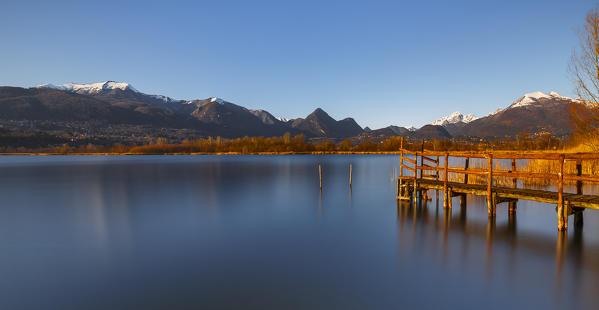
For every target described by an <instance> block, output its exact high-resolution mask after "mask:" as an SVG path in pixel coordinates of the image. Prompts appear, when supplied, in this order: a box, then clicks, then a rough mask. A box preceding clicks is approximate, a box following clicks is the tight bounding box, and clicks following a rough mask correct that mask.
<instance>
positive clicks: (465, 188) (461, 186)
mask: <svg viewBox="0 0 599 310" xmlns="http://www.w3.org/2000/svg"><path fill="white" fill-rule="evenodd" d="M450 158H451V159H452V161H463V163H464V165H463V167H451V166H450V165H449V162H450ZM473 158H474V159H479V160H483V161H485V162H486V167H484V168H480V167H479V168H471V167H470V159H473ZM535 159H542V160H552V161H557V163H558V165H557V166H558V167H559V171H558V172H556V173H533V172H525V171H517V170H516V160H535ZM400 160H401V163H400V170H399V176H398V177H397V199H401V200H413V201H414V202H415V203H416V201H417V199H418V198H417V197H418V194H420V195H419V197H420V198H422V199H428V197H427V194H426V192H427V191H428V190H441V191H443V193H444V195H443V206H444V207H445V208H451V207H452V203H451V198H453V197H455V196H460V197H461V199H465V196H466V195H467V194H470V195H479V196H484V197H486V198H487V209H488V214H489V217H490V218H494V217H495V214H496V208H497V204H500V203H503V202H508V203H509V212H510V213H511V212H516V203H517V201H518V200H519V199H523V200H531V201H538V202H544V203H550V204H555V205H557V208H556V211H557V218H558V229H559V230H566V229H567V227H568V216H569V215H571V214H574V215H575V222H580V223H582V211H584V210H585V209H598V210H599V196H597V195H585V194H583V193H582V182H597V183H599V176H594V175H582V165H583V163H584V162H585V161H587V162H588V161H589V160H599V154H597V153H535V152H529V153H527V152H485V153H476V152H435V151H425V150H424V148H423V147H422V148H421V150H420V152H414V151H409V150H406V149H403V148H402V149H401V150H400ZM497 161H503V162H504V163H505V162H509V161H511V169H509V170H506V169H499V168H494V167H493V164H494V163H497ZM566 161H575V162H576V171H577V173H576V174H565V173H564V163H565V162H566ZM460 166H461V165H460ZM404 170H405V171H406V172H408V173H407V174H406V175H404ZM450 174H454V175H460V174H461V175H463V176H464V177H463V178H462V179H463V181H461V180H460V182H457V181H456V180H450V179H449V175H450ZM469 175H477V176H482V178H484V179H485V184H475V183H474V182H472V180H469V178H468V176H469ZM480 178H481V177H479V180H480ZM498 178H504V179H506V178H507V179H512V182H511V184H509V185H507V186H506V185H505V184H503V185H502V186H500V185H498V184H497V179H498ZM519 178H520V179H522V178H529V179H534V178H539V179H547V180H555V181H556V183H557V189H556V190H539V189H528V188H518V186H517V185H518V181H517V180H518V179H519ZM494 180H495V181H494ZM566 180H573V181H576V193H575V194H574V193H565V192H564V181H566ZM469 181H470V182H469ZM479 183H480V182H479Z"/></svg>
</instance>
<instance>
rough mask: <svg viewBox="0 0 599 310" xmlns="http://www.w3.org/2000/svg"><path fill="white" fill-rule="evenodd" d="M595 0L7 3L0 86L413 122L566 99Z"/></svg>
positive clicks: (0, 25)
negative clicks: (544, 96)
mask: <svg viewBox="0 0 599 310" xmlns="http://www.w3.org/2000/svg"><path fill="white" fill-rule="evenodd" d="M595 3H596V2H595V1H590V0H567V1H566V0H560V1H553V0H543V1H525V0H521V1H505V0H503V1H482V0H478V1H416V0H414V1H399V0H395V1H372V0H371V1H350V0H343V1H325V0H319V1H312V0H302V1H297V0H295V1H261V0H253V1H227V0H218V1H216V0H215V1H189V2H179V1H140V2H127V1H116V2H111V1H76V2H75V1H74V2H63V1H39V2H34V1H26V0H20V1H5V2H3V3H2V6H1V9H0V38H1V40H0V42H1V43H0V85H11V86H21V87H31V86H34V85H37V84H42V83H54V84H61V83H67V82H81V83H84V82H97V81H104V80H115V81H122V82H129V83H131V84H132V85H133V86H134V87H135V88H137V89H138V90H140V91H143V92H146V93H151V94H162V95H167V96H170V97H173V98H177V99H196V98H207V97H213V96H215V97H221V98H223V99H226V100H228V101H231V102H234V103H236V104H239V105H242V106H245V107H247V108H252V109H265V110H267V111H270V112H271V113H273V114H274V115H275V116H284V117H288V118H295V117H305V116H306V115H307V114H309V113H310V112H312V111H313V110H314V109H315V108H317V107H321V108H323V109H324V110H325V111H327V112H329V114H331V116H333V117H334V118H337V119H341V118H344V117H347V116H351V117H353V118H355V119H356V121H358V123H359V124H360V125H362V126H370V127H371V128H379V127H384V126H388V125H400V126H408V125H416V126H421V125H423V124H426V123H429V122H431V121H433V120H434V119H436V118H438V117H441V116H444V115H446V114H449V113H451V112H453V111H456V110H459V111H461V112H463V113H474V114H476V115H477V116H481V115H486V114H487V113H489V112H491V111H493V110H495V109H496V108H498V107H505V106H507V105H509V104H510V103H511V102H513V101H514V100H516V99H517V98H518V97H520V96H522V95H523V94H524V93H527V92H533V91H537V90H539V91H544V92H549V91H557V92H558V93H560V94H562V95H567V96H574V91H573V84H572V83H571V81H570V79H569V77H568V75H567V71H566V69H567V65H568V62H569V59H570V54H571V51H572V49H573V48H574V47H575V45H576V42H577V38H576V33H575V29H576V28H578V27H580V26H581V25H582V23H583V21H584V17H585V14H586V12H587V11H588V10H590V9H591V8H593V7H594V6H595Z"/></svg>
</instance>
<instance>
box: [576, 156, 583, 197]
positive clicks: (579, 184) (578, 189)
mask: <svg viewBox="0 0 599 310" xmlns="http://www.w3.org/2000/svg"><path fill="white" fill-rule="evenodd" d="M576 175H577V176H581V175H582V160H581V159H579V160H577V161H576ZM576 194H578V195H582V181H580V180H577V181H576Z"/></svg>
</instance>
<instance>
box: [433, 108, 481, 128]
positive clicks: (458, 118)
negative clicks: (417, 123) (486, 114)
mask: <svg viewBox="0 0 599 310" xmlns="http://www.w3.org/2000/svg"><path fill="white" fill-rule="evenodd" d="M476 118H477V117H476V116H474V114H468V115H463V114H462V113H460V112H459V111H456V112H453V113H451V114H450V115H447V116H445V117H441V118H439V119H437V120H435V121H434V122H432V123H431V125H438V126H445V125H449V124H457V123H465V124H467V123H470V122H471V121H473V120H475V119H476Z"/></svg>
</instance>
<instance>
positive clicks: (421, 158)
mask: <svg viewBox="0 0 599 310" xmlns="http://www.w3.org/2000/svg"><path fill="white" fill-rule="evenodd" d="M420 152H422V154H421V155H420V166H421V167H424V138H422V144H420ZM423 178H424V170H422V168H421V169H420V179H421V180H422V179H423ZM420 199H423V200H424V201H427V200H428V196H427V195H426V190H423V189H422V188H421V189H420Z"/></svg>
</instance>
